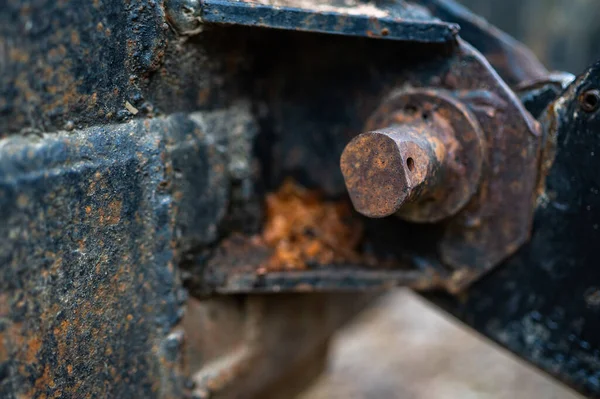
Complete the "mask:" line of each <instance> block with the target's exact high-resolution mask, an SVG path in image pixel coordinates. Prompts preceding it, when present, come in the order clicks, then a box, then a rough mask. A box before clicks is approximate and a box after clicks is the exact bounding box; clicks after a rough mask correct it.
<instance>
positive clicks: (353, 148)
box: [341, 125, 446, 218]
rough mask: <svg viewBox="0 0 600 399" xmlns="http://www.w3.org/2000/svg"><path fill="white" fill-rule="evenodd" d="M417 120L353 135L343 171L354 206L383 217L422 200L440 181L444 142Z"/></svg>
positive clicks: (343, 161)
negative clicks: (414, 122)
mask: <svg viewBox="0 0 600 399" xmlns="http://www.w3.org/2000/svg"><path fill="white" fill-rule="evenodd" d="M422 129H423V127H422V126H418V125H397V126H394V127H390V128H387V129H382V130H378V131H373V132H368V133H364V134H361V135H359V136H357V137H355V138H354V139H353V140H352V141H351V142H350V143H349V144H348V145H347V146H346V148H345V149H344V152H343V154H342V158H341V168H342V174H343V175H344V180H345V182H346V187H347V189H348V193H349V194H350V199H351V200H352V204H353V205H354V208H355V209H356V210H357V211H358V212H360V213H362V214H363V215H365V216H369V217H373V218H379V217H384V216H389V215H393V214H395V213H397V212H398V211H399V210H400V208H401V207H402V206H403V205H404V204H405V203H407V202H411V201H418V200H419V199H421V198H422V197H423V196H424V195H427V193H429V192H430V191H432V190H431V189H434V188H435V186H436V185H437V183H439V180H440V179H439V175H440V172H441V168H442V163H443V160H444V157H445V155H446V153H445V149H444V147H443V145H442V143H441V142H440V141H439V140H437V139H435V138H434V137H431V136H430V135H428V134H423V131H422Z"/></svg>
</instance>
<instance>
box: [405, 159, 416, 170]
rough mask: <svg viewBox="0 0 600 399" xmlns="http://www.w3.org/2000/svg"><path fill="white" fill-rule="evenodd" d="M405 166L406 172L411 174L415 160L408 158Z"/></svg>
mask: <svg viewBox="0 0 600 399" xmlns="http://www.w3.org/2000/svg"><path fill="white" fill-rule="evenodd" d="M406 166H408V170H410V171H411V172H414V171H415V160H414V159H412V158H408V159H407V160H406Z"/></svg>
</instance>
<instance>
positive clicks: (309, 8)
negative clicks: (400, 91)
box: [200, 0, 459, 43]
mask: <svg viewBox="0 0 600 399" xmlns="http://www.w3.org/2000/svg"><path fill="white" fill-rule="evenodd" d="M201 7H202V9H201V12H200V15H201V17H200V18H201V20H202V22H204V23H208V24H210V23H213V24H214V23H217V24H227V25H245V26H255V27H261V28H275V29H288V30H295V31H307V32H315V33H328V34H337V35H345V36H364V37H377V38H380V39H388V40H405V41H414V42H423V43H443V42H448V41H452V40H455V39H456V34H457V32H458V30H459V27H458V25H456V24H452V23H446V22H443V21H440V20H439V19H435V18H431V16H430V15H429V13H428V12H427V10H425V9H423V8H420V7H416V6H414V5H412V4H407V3H405V2H404V1H397V2H389V3H385V4H376V3H361V2H343V1H333V2H318V1H312V2H311V1H303V2H299V1H296V2H294V1H288V2H286V1H279V2H278V1H232V0H204V1H203V2H202V6H201Z"/></svg>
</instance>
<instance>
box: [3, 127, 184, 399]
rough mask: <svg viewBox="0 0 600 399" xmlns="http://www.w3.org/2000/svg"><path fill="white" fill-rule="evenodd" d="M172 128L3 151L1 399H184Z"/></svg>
mask: <svg viewBox="0 0 600 399" xmlns="http://www.w3.org/2000/svg"><path fill="white" fill-rule="evenodd" d="M164 127H165V123H164V121H160V120H154V121H152V123H151V124H147V125H145V124H143V123H138V124H132V125H126V126H120V127H116V126H112V127H109V128H92V129H89V130H84V131H80V132H73V133H59V134H55V135H53V136H45V137H25V138H21V137H14V138H10V139H5V140H3V141H2V143H1V146H0V219H1V220H2V223H1V224H0V235H1V236H2V237H3V239H2V240H1V241H0V275H1V278H0V292H1V294H0V298H1V300H0V348H1V350H0V371H1V372H0V396H1V397H3V398H13V397H14V398H16V397H28V398H44V397H62V398H76V397H77V398H79V397H94V396H104V397H132V396H137V395H142V396H144V397H149V398H157V397H169V398H179V397H181V395H182V394H183V380H184V370H183V362H182V357H181V350H180V347H181V344H182V339H183V335H182V332H181V329H180V328H179V326H178V324H179V319H180V317H181V315H182V311H183V308H182V306H183V301H184V299H185V295H186V294H185V292H184V291H182V290H181V288H180V283H179V277H178V273H177V271H176V268H175V264H174V252H173V250H172V248H171V242H172V238H173V237H172V229H173V223H174V220H173V219H172V215H171V213H170V208H171V207H172V206H173V204H172V197H171V196H170V195H169V193H168V191H167V190H166V187H165V184H164V183H165V182H166V181H167V180H168V179H169V176H168V175H169V172H168V170H167V165H166V164H165V162H164V160H163V159H162V157H163V156H164V154H165V147H164V140H161V137H160V132H161V129H164Z"/></svg>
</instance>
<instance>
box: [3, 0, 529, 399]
mask: <svg viewBox="0 0 600 399" xmlns="http://www.w3.org/2000/svg"><path fill="white" fill-rule="evenodd" d="M335 4H336V2H335V1H331V2H327V3H326V4H325V5H329V6H332V7H333V6H335ZM399 4H404V3H399ZM196 5H197V3H194V2H193V1H192V0H189V1H188V0H177V1H175V0H171V1H167V2H161V1H139V0H131V1H125V0H105V1H102V0H98V1H94V2H91V3H86V2H83V1H81V0H74V1H71V2H52V1H47V0H26V1H16V0H8V2H6V4H5V7H4V8H3V10H2V12H0V72H1V74H0V75H1V76H0V131H1V132H2V133H1V134H0V136H2V137H4V138H3V139H2V141H1V142H0V205H1V206H0V217H1V219H2V221H3V222H4V223H3V224H2V225H0V232H2V235H3V237H7V239H4V240H3V241H2V242H0V260H1V263H0V274H1V276H0V277H1V279H0V287H1V288H2V290H1V291H0V292H1V293H0V337H1V339H0V343H1V346H0V360H1V361H0V393H1V395H0V396H3V397H4V396H6V397H9V398H10V397H16V396H17V395H19V394H21V395H25V396H33V397H36V396H37V397H44V396H52V395H54V396H63V397H81V396H83V397H85V396H86V395H87V396H89V397H94V396H99V397H105V396H109V397H110V396H112V397H130V396H143V397H149V398H153V397H180V396H182V395H184V394H186V391H190V390H192V389H193V388H192V386H191V385H190V384H187V383H186V382H189V381H187V378H186V376H187V375H189V372H190V371H194V372H196V371H197V369H196V368H197V367H198V368H199V369H200V370H204V372H206V373H204V372H203V373H200V374H195V378H194V380H195V381H196V383H197V387H196V393H198V394H201V393H203V392H205V391H206V389H205V388H206V381H212V383H211V384H209V385H210V386H209V387H208V391H223V392H228V390H231V391H230V392H234V391H236V392H243V390H244V389H247V390H248V392H258V388H257V387H258V385H260V384H263V383H265V381H266V380H267V379H269V378H268V375H269V374H271V373H272V374H273V375H278V374H280V373H281V371H283V370H280V369H279V368H278V366H277V363H272V362H271V360H272V359H275V360H277V359H279V360H281V359H285V358H286V356H287V352H286V351H285V350H284V348H285V347H283V346H278V345H279V344H280V343H281V342H282V341H283V340H284V338H285V336H286V335H285V334H283V333H281V332H282V331H285V332H286V334H289V335H288V336H289V337H291V338H290V339H289V342H290V344H293V345H294V347H297V349H298V350H306V351H307V352H316V351H317V349H315V348H317V347H320V348H321V350H322V346H323V345H325V342H326V340H327V336H328V335H329V334H331V332H332V330H333V328H334V326H335V325H337V324H336V322H335V320H339V319H336V317H338V315H346V314H350V313H352V312H353V311H356V310H357V308H356V307H354V305H353V303H352V301H351V300H349V299H347V298H348V297H346V298H343V297H340V298H341V299H339V300H338V299H331V300H330V299H319V300H317V299H314V300H313V299H310V298H308V297H302V296H298V297H296V298H297V299H294V300H290V302H288V301H286V300H284V299H282V298H278V297H275V296H265V297H260V298H263V299H260V300H259V299H256V300H257V301H264V302H263V305H261V306H264V307H265V308H267V309H274V310H267V311H266V312H265V313H264V314H266V316H265V317H264V318H260V317H259V318H258V319H259V321H260V323H261V324H264V325H265V326H271V327H272V328H273V330H274V331H279V332H278V333H274V336H269V335H268V331H267V333H265V334H264V335H261V338H259V339H258V341H260V343H259V344H258V346H257V348H258V349H256V350H255V349H252V348H251V349H249V350H248V351H246V350H242V351H241V352H236V353H233V354H232V356H231V357H228V356H227V354H226V353H225V354H224V355H223V361H224V362H225V363H227V362H228V361H230V362H231V363H232V364H235V362H236V360H235V359H242V360H244V359H249V362H248V363H245V362H244V361H243V362H242V363H244V364H245V365H244V366H243V367H242V369H243V370H245V371H244V372H243V373H242V374H241V375H243V376H244V378H242V379H235V378H234V379H231V380H227V378H225V383H224V384H222V385H219V384H221V383H220V382H219V381H223V380H221V379H220V377H219V378H216V379H213V378H212V377H210V375H212V374H211V372H212V371H211V370H217V371H219V370H221V371H222V370H223V369H220V368H219V367H218V366H219V364H218V362H217V364H216V367H215V368H213V366H215V363H213V362H212V361H211V360H210V359H212V358H215V357H216V358H218V357H219V356H220V355H219V354H218V353H217V352H218V351H216V350H215V351H214V352H210V350H207V349H202V350H201V352H204V353H205V354H206V358H205V359H201V360H200V361H197V360H198V359H195V360H194V362H195V363H194V365H193V366H192V362H190V365H191V366H192V367H191V368H190V369H187V368H186V364H185V362H183V360H182V354H183V352H184V348H183V345H184V344H182V343H183V342H184V341H185V340H184V335H183V333H182V332H181V331H182V330H181V323H180V319H181V316H182V314H183V309H184V299H185V296H186V291H184V290H183V289H182V282H181V281H184V284H185V285H184V286H185V287H186V288H188V289H189V292H190V293H191V294H192V295H194V296H198V297H202V295H203V294H206V293H207V292H212V293H214V292H218V293H235V292H256V291H268V292H274V291H286V290H290V291H291V290H296V291H307V290H331V289H338V290H357V289H367V288H378V289H381V288H385V287H388V286H391V285H397V284H406V285H410V286H412V287H415V288H420V289H425V288H433V287H442V286H445V285H447V284H448V281H451V280H449V278H450V275H449V273H448V271H447V269H446V268H445V267H443V266H442V265H441V264H440V262H439V249H438V248H437V246H436V245H435V244H436V243H437V242H438V240H439V238H440V237H443V236H444V234H448V235H450V236H453V235H454V234H455V231H454V230H453V229H456V230H457V231H459V233H456V236H457V237H458V234H460V232H464V225H468V226H469V229H470V230H469V234H470V235H469V236H467V237H466V240H465V237H458V238H459V239H461V240H462V241H461V243H465V242H466V243H467V244H468V245H466V246H465V247H464V248H461V250H460V251H459V254H460V255H465V254H467V255H468V257H467V258H466V259H463V258H461V259H459V260H460V262H459V263H460V268H459V272H461V271H462V270H467V271H470V272H472V267H473V265H478V266H480V267H481V270H482V271H484V270H487V269H488V268H489V267H490V266H491V264H493V263H494V260H495V259H496V258H502V257H504V256H506V255H507V254H508V253H509V252H510V250H512V249H514V248H516V246H518V244H520V242H521V240H524V239H525V238H526V236H527V227H528V226H526V225H522V224H520V225H516V224H515V221H516V220H524V221H527V220H528V216H530V213H528V212H530V208H529V205H528V204H530V201H531V200H532V198H533V194H532V192H531V191H532V190H530V189H531V187H530V186H529V173H532V172H531V170H530V169H529V167H530V166H531V165H537V161H536V160H535V158H536V156H537V143H538V141H539V138H538V137H537V136H535V135H534V134H532V132H534V130H535V127H534V126H532V125H531V124H530V120H529V117H528V116H527V115H526V114H525V112H524V110H523V108H522V106H521V105H520V104H519V102H518V100H517V99H516V98H515V97H514V95H512V94H511V92H510V90H509V89H508V88H507V87H506V86H505V85H504V84H503V83H502V82H501V81H500V80H499V78H498V77H497V75H495V73H494V72H493V71H492V69H491V67H490V66H489V65H488V64H487V63H486V62H485V60H483V58H481V56H480V55H479V54H478V53H477V52H476V51H474V50H473V49H471V48H470V47H469V46H468V45H465V44H464V43H462V42H460V41H448V40H446V39H444V38H442V37H437V36H436V37H434V38H430V40H428V41H429V43H423V41H419V42H418V43H411V42H407V41H393V40H384V41H382V40H376V39H373V38H368V37H356V36H354V37H344V36H341V35H320V34H311V33H307V32H296V31H289V30H285V31H284V30H280V31H274V30H272V29H261V28H249V27H242V26H233V25H228V26H219V25H218V24H204V25H203V24H200V21H199V16H200V15H199V9H200V8H199V7H197V6H196ZM182 10H183V11H186V13H185V15H182V14H181V11H182ZM419 12H421V13H424V14H423V15H424V16H425V17H426V18H430V17H429V16H428V15H427V13H426V12H425V11H424V10H422V9H420V11H419ZM274 32H275V34H274ZM381 34H383V30H382V31H381ZM434 39H435V40H434ZM274 54H276V55H277V56H274ZM406 84H408V85H410V86H412V87H417V88H419V87H439V88H441V89H442V90H446V91H450V92H452V93H453V95H455V96H457V97H458V98H460V100H461V101H464V102H465V103H467V105H468V107H469V108H470V110H471V112H473V113H474V114H475V116H476V117H477V119H478V121H479V123H480V125H481V127H482V129H483V131H484V133H485V135H486V138H487V139H488V141H489V142H490V143H492V145H495V146H497V147H498V148H507V150H506V152H502V155H503V157H496V158H494V157H490V158H489V159H487V160H486V164H485V166H486V168H485V169H484V178H485V174H488V175H489V174H492V175H494V176H498V175H500V176H501V177H502V178H506V179H509V178H513V179H516V178H517V175H518V176H519V178H521V177H522V175H521V174H522V173H525V175H524V176H525V179H524V180H523V182H521V183H520V184H515V185H514V187H513V186H511V190H510V191H509V192H508V193H505V192H504V191H502V189H503V188H504V187H499V186H498V187H496V186H490V187H484V188H483V189H481V190H480V191H479V192H478V193H477V196H478V198H485V196H488V197H490V198H495V199H494V200H493V201H488V203H490V204H491V208H485V209H484V210H483V211H482V212H480V213H478V211H479V208H477V209H473V207H472V205H471V204H469V205H467V207H466V208H465V210H464V211H463V212H461V213H460V214H459V215H457V217H456V218H455V219H453V220H452V221H450V223H449V224H448V225H445V226H417V227H415V226H414V225H410V224H407V223H405V222H403V221H401V220H378V221H377V222H373V221H370V220H364V219H363V220H361V221H360V222H359V223H357V224H354V222H352V221H349V219H348V214H347V212H346V211H344V209H348V208H347V207H348V205H349V202H348V198H347V197H346V194H345V188H344V182H343V177H342V175H341V173H340V171H339V167H338V160H339V156H340V154H341V152H342V149H343V148H344V146H345V145H346V144H347V142H348V141H349V140H350V139H351V138H352V137H354V136H356V135H357V134H358V133H360V132H361V131H363V130H362V128H363V127H364V125H365V124H366V122H367V120H368V118H369V116H370V115H371V114H372V113H373V111H374V110H375V109H377V107H378V106H379V104H380V102H381V99H383V98H386V97H387V96H389V95H390V94H391V93H393V92H394V91H395V90H397V88H398V87H404V86H405V85H406ZM117 122H120V123H117ZM509 139H510V140H509ZM530 162H531V165H530ZM516 171H518V172H516ZM523 171H524V172H523ZM290 176H292V177H293V178H295V179H296V180H297V181H298V182H299V183H300V184H301V185H303V186H305V187H308V190H310V191H308V192H313V191H312V190H316V191H318V192H319V195H320V196H321V197H320V198H321V199H319V200H318V201H316V203H315V202H314V200H313V203H311V202H310V201H308V205H307V204H306V203H305V202H304V200H301V201H300V203H299V202H298V197H300V198H304V197H303V196H304V194H301V195H297V194H296V193H291V194H290V193H288V197H286V198H284V199H281V198H277V197H275V200H273V198H274V197H272V195H273V194H271V195H269V194H268V193H275V192H277V189H278V188H279V187H281V186H282V184H283V182H284V180H285V179H286V178H288V177H290ZM494 178H495V177H494ZM308 197H310V195H309V196H308ZM496 197H497V198H496ZM269 198H271V200H270V201H269ZM505 202H508V203H510V204H511V205H510V206H511V212H512V213H511V214H510V215H508V217H507V218H504V219H503V220H504V221H503V222H502V223H505V224H506V225H507V226H510V227H511V229H509V230H510V231H508V232H506V234H504V233H502V232H501V233H497V231H495V230H498V231H500V230H502V227H504V224H499V222H498V221H497V220H495V219H494V220H495V222H496V224H493V223H491V224H490V223H486V224H484V225H485V226H486V227H485V228H481V225H479V224H477V223H473V222H472V221H473V220H476V219H477V218H479V220H486V218H490V219H493V217H494V215H497V211H498V207H499V206H500V205H501V204H503V203H505ZM263 204H266V205H267V206H266V208H263V206H262V205H263ZM286 208H293V209H294V210H293V211H291V212H288V213H287V214H286V215H284V217H283V219H281V218H279V219H278V218H275V217H273V216H274V215H275V216H277V215H283V214H285V213H286V212H285V211H281V209H283V210H285V209H286ZM273 209H280V210H279V211H273ZM263 212H266V216H267V219H266V220H267V221H268V224H267V225H266V227H267V229H261V222H262V221H263V219H262V217H263ZM300 215H302V216H301V217H300ZM354 216H356V215H354ZM511 217H512V219H511ZM350 219H351V218H350ZM276 220H279V221H277V222H276ZM305 220H308V221H309V222H310V223H306V224H304V225H303V224H302V223H301V222H303V221H305ZM486 221H487V220H486ZM319 223H322V224H323V226H320V228H319V229H313V231H312V232H311V230H310V228H308V229H307V227H314V226H317V227H319ZM358 225H361V226H362V227H361V228H360V229H359V228H357V227H356V226H358ZM281 226H284V228H283V229H282V228H281ZM301 227H304V228H301ZM494 229H495V230H494ZM361 231H364V233H362V234H360V232H361ZM266 233H269V234H268V235H266V236H265V234H266ZM258 234H261V235H262V237H261V241H260V242H258V243H256V242H255V241H254V240H253V239H251V237H256V236H257V235H258ZM240 237H241V238H240ZM365 237H369V238H368V239H365ZM424 237H427V239H424ZM515 237H517V238H515ZM492 238H494V239H497V240H496V241H494V242H495V244H494V245H495V247H493V248H487V249H486V251H485V252H481V253H477V251H476V249H477V248H478V247H479V246H480V245H481V243H482V242H485V243H488V242H490V240H491V239H492ZM289 242H293V243H294V246H290V245H289ZM348 247H350V248H348ZM371 254H373V256H375V259H377V260H378V262H376V263H377V266H378V267H372V265H373V263H374V262H372V259H373V258H371ZM488 255H489V256H491V257H492V259H489V258H488ZM355 257H356V258H355ZM317 263H319V264H317ZM320 263H327V264H320ZM290 269H291V270H290ZM180 280H181V281H180ZM198 280H199V281H198ZM202 298H205V297H202ZM237 298H239V299H240V303H245V301H248V302H252V301H253V299H249V298H247V297H243V296H239V297H237ZM322 298H325V297H322ZM352 299H353V300H357V301H359V300H360V299H361V298H359V297H358V296H352ZM313 301H314V302H313ZM234 302H235V300H234ZM325 303H326V304H325ZM322 309H326V311H325V310H324V313H323V314H321V313H319V311H320V310H322ZM232 312H233V313H235V311H232ZM253 312H254V311H253V310H251V309H249V308H245V307H244V306H241V310H240V314H241V316H240V317H244V318H245V317H248V319H252V316H251V314H253ZM258 313H261V312H258ZM290 315H294V316H295V317H296V318H293V317H290ZM298 315H300V316H301V317H299V316H298ZM261 317H262V316H261ZM290 320H291V322H290ZM243 325H244V326H246V325H245V324H243ZM205 326H206V328H207V329H209V328H210V325H209V323H207V324H205ZM315 326H316V327H315ZM323 326H325V327H323ZM288 327H289V328H295V329H296V330H294V331H290V330H289V329H288ZM330 327H331V328H330ZM234 328H235V326H234ZM313 328H314V330H313ZM321 328H322V330H321ZM243 330H246V327H243ZM190 331H191V332H193V328H192V330H190V329H188V330H187V334H191V332H190ZM248 331H250V333H251V332H252V330H251V329H249V330H248ZM237 332H238V333H242V331H237ZM311 332H312V333H314V334H311ZM190 337H191V336H190ZM234 341H235V340H232V341H228V342H225V343H224V344H223V345H224V346H223V348H224V349H227V348H229V345H233V342H234ZM315 345H316V346H315ZM303 348H304V349H303ZM242 349H243V348H242ZM263 351H264V354H261V353H262V352H263ZM225 352H227V351H225ZM211 353H212V354H211ZM223 353H224V352H223ZM245 353H250V355H249V356H250V357H246V356H248V355H245ZM257 354H258V355H257ZM263 355H264V358H263V360H260V357H261V356H263ZM291 360H292V362H291V363H295V364H296V365H299V364H302V363H303V362H304V360H306V359H296V358H295V357H294V359H291ZM296 360H297V361H296ZM307 361H308V360H307ZM256 362H257V363H256ZM261 362H264V363H261ZM261 364H262V366H261ZM205 366H206V367H205ZM231 370H234V368H232V369H231ZM207 375H208V376H209V378H208V379H206V378H205V377H206V376H207ZM221 375H222V374H220V373H217V376H221ZM257 376H260V377H261V378H265V380H261V379H260V378H257ZM196 377H197V378H196ZM227 381H229V382H227ZM261 381H262V382H261ZM244 387H246V388H244ZM223 395H227V394H226V393H224V394H223Z"/></svg>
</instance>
